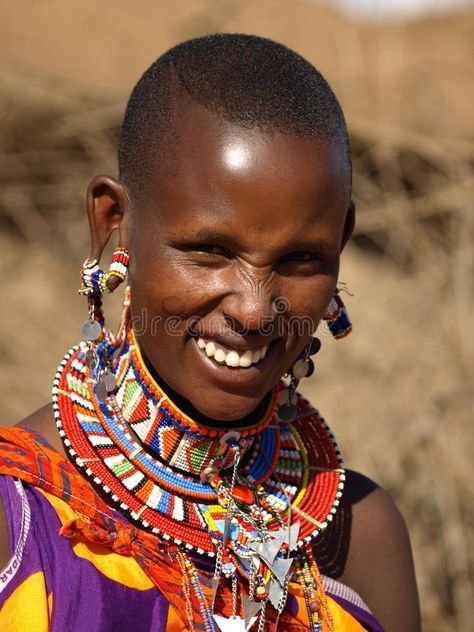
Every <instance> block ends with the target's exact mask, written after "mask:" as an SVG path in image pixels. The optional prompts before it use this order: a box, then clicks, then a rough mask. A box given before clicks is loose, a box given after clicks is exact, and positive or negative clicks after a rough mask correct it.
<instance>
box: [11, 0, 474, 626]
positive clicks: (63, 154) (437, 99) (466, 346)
mask: <svg viewBox="0 0 474 632" xmlns="http://www.w3.org/2000/svg"><path fill="white" fill-rule="evenodd" d="M1 5H3V6H1ZM155 5H157V6H155ZM0 7H1V8H2V15H3V16H4V17H5V20H4V21H3V22H2V23H3V26H2V27H0V28H1V29H2V32H0V36H1V37H0V40H1V44H0V51H1V53H2V59H3V62H2V64H1V65H0V130H1V133H2V144H1V148H0V179H1V186H0V229H1V230H0V252H1V266H0V273H1V278H2V295H1V296H2V307H1V312H2V320H1V335H0V360H1V363H0V384H1V396H2V404H3V410H2V419H3V422H4V423H13V422H16V421H18V420H19V419H20V418H21V417H22V416H24V415H26V414H28V413H29V412H31V411H32V410H34V409H35V408H37V407H38V406H40V405H42V404H43V403H44V402H45V401H47V399H48V397H49V390H50V384H51V378H52V375H53V373H54V370H55V367H56V364H57V363H58V361H59V359H60V358H61V356H62V354H63V353H64V351H65V350H66V348H67V347H68V346H70V345H71V344H72V343H74V342H75V341H76V340H77V339H78V337H79V327H80V324H81V322H82V320H83V318H84V305H83V304H82V301H81V300H80V298H79V297H78V296H77V295H76V293H75V289H76V286H77V282H78V269H79V266H80V263H81V262H82V260H83V258H84V257H85V256H86V255H87V254H88V235H87V228H86V223H85V217H84V212H83V209H84V190H85V186H86V184H87V182H88V180H89V179H90V178H91V177H92V176H93V175H95V174H96V173H98V172H108V173H111V174H114V173H115V161H114V152H115V146H116V137H117V132H118V129H119V126H120V120H121V116H122V112H123V106H124V100H125V98H126V96H127V93H128V92H129V90H130V88H131V86H132V84H133V82H134V80H135V79H136V78H137V77H138V75H139V73H140V72H141V71H143V69H144V68H145V67H146V65H147V64H148V63H149V62H150V61H151V60H152V59H153V58H154V57H156V56H157V55H158V54H159V53H160V52H162V51H163V50H164V49H166V48H167V47H169V46H170V45H172V44H173V43H175V42H176V41H179V40H180V39H183V38H185V37H189V36H193V35H198V34H201V33H205V32H211V31H214V30H226V31H247V32H254V33H258V34H262V35H266V36H269V37H274V38H276V39H279V40H281V41H283V42H285V43H287V44H289V45H291V46H293V47H294V48H295V49H297V50H298V51H300V52H301V53H302V54H304V55H306V56H307V57H308V58H309V59H311V60H312V61H313V62H314V63H316V65H318V67H320V68H321V70H323V72H324V73H325V74H326V76H327V77H328V78H329V80H330V81H331V83H332V84H333V85H334V87H335V89H336V92H337V93H338V95H339V96H340V98H341V101H342V103H343V106H344V109H345V111H346V113H347V116H348V121H349V126H350V130H351V134H352V140H353V148H354V168H355V175H354V188H355V199H356V201H357V203H358V208H359V220H358V227H357V230H356V236H355V238H354V240H353V243H352V244H351V246H349V247H348V249H347V251H346V253H345V254H344V257H343V266H342V272H341V279H342V280H343V281H345V282H346V283H347V284H348V287H349V288H350V291H351V293H352V294H353V297H350V296H347V299H346V303H347V305H348V307H349V309H350V312H351V314H352V319H353V321H354V330H355V331H354V334H353V335H352V336H351V337H349V338H348V339H346V340H344V341H342V342H338V343H336V342H334V341H332V340H331V339H329V338H328V337H324V339H323V351H322V352H321V354H320V355H319V356H318V365H317V371H316V374H315V376H314V377H313V378H312V379H311V380H308V382H309V383H308V385H307V386H306V387H305V391H306V393H307V394H308V395H309V396H310V397H311V399H312V401H313V402H314V403H315V404H316V405H317V406H318V407H319V408H320V409H321V411H322V412H323V414H324V415H325V417H326V418H327V419H328V420H329V422H330V423H331V425H332V427H333V429H334V430H335V432H336V435H337V436H338V439H339V442H340V444H341V448H342V451H343V454H344V455H345V457H346V461H347V463H348V465H349V466H351V467H353V468H356V469H360V470H361V471H363V472H364V473H366V474H368V475H369V476H372V477H373V478H375V480H377V481H378V482H380V483H381V484H382V485H384V486H385V487H386V488H387V489H389V490H390V491H391V492H392V493H393V494H394V496H395V497H396V499H397V501H398V502H399V504H400V506H401V507H402V510H403V512H404V514H405V516H406V519H407V521H408V524H409V528H410V532H411V536H412V540H413V545H414V551H415V560H416V566H417V572H418V581H419V586H420V592H421V598H422V609H423V617H424V629H425V630H426V631H428V632H445V631H446V632H448V630H449V631H450V632H451V631H452V630H460V631H462V632H468V631H469V630H471V629H473V626H472V620H473V618H472V604H473V602H474V594H473V587H472V576H473V561H474V555H473V550H474V547H473V544H474V542H473V539H472V530H473V523H474V515H473V500H474V492H473V485H472V479H473V473H474V472H473V466H472V461H473V457H474V449H473V447H474V446H473V440H472V421H473V408H474V406H473V404H474V398H473V378H474V334H473V327H472V312H473V307H474V304H473V303H474V246H473V244H474V208H473V192H474V191H473V188H474V187H473V179H474V173H473V164H474V129H473V126H472V118H471V117H472V114H471V109H472V103H473V101H474V99H473V97H474V94H473V93H474V86H473V83H472V76H471V75H470V62H472V43H473V41H474V39H473V37H472V36H473V34H474V22H473V16H472V14H469V13H463V14H458V15H453V16H445V17H443V18H429V19H425V20H424V21H422V22H415V23H411V24H395V25H378V26H377V25H373V24H372V25H371V24H355V23H352V22H350V21H349V20H347V19H345V18H343V17H341V16H339V15H337V14H336V13H334V12H333V11H331V10H329V9H327V8H325V9H321V8H320V7H317V6H316V5H315V4H314V3H311V2H308V1H304V0H298V1H294V2H289V1H288V2H285V0H262V1H261V2H258V3H257V2H249V1H241V2H237V1H234V0H228V1H217V0H215V1H214V2H211V1H209V0H187V1H183V2H181V3H179V5H178V6H175V5H172V4H171V3H169V2H161V3H151V2H146V1H145V0H141V1H138V2H136V3H134V4H133V8H131V5H129V4H128V3H125V2H122V1H120V0H116V1H115V2H111V1H109V0H101V1H100V2H94V1H93V0H83V1H82V2H81V3H79V2H75V1H72V0H71V1H70V2H67V3H60V2H58V0H52V1H51V0H49V1H48V2H42V3H33V2H31V1H30V2H26V1H24V0H22V1H19V2H18V3H15V5H14V6H13V5H11V4H10V3H6V2H3V1H2V2H0ZM112 303H114V305H111V306H110V307H109V313H111V314H114V315H116V314H117V298H116V297H113V300H112ZM400 632H403V631H400Z"/></svg>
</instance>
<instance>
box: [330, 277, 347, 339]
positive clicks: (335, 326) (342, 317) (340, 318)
mask: <svg viewBox="0 0 474 632" xmlns="http://www.w3.org/2000/svg"><path fill="white" fill-rule="evenodd" d="M323 320H324V321H325V322H326V323H327V324H328V327H329V331H330V332H331V334H332V335H333V336H334V338H336V340H339V339H340V338H345V336H348V335H349V334H350V333H351V331H352V323H351V321H350V318H349V314H348V313H347V309H346V306H345V305H344V303H343V301H342V298H341V296H340V291H339V290H338V289H336V291H335V293H334V296H333V297H332V299H331V300H330V301H329V305H328V306H327V308H326V312H325V313H324V316H323Z"/></svg>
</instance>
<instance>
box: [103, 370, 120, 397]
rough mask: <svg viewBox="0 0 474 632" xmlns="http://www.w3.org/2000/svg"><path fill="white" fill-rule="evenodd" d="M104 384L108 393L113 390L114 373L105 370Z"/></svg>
mask: <svg viewBox="0 0 474 632" xmlns="http://www.w3.org/2000/svg"><path fill="white" fill-rule="evenodd" d="M104 384H105V388H106V389H107V392H108V393H111V392H112V391H113V390H115V387H116V386H117V381H116V380H115V375H114V374H113V373H111V372H110V371H107V373H106V374H105V375H104Z"/></svg>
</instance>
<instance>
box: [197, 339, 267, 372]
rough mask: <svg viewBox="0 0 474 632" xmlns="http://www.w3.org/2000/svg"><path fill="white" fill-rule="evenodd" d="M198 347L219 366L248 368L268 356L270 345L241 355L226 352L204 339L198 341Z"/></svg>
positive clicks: (249, 350) (234, 352)
mask: <svg viewBox="0 0 474 632" xmlns="http://www.w3.org/2000/svg"><path fill="white" fill-rule="evenodd" d="M196 342H197V346H198V347H199V349H202V350H203V351H204V352H205V353H206V355H207V356H208V357H209V358H214V360H215V361H216V362H218V363H219V364H226V365H227V366H230V367H242V368H248V367H250V366H252V364H256V363H257V362H259V361H260V360H263V358H264V357H265V356H266V355H267V351H268V345H265V346H264V347H262V348H261V349H254V350H253V351H252V349H247V351H244V352H243V353H241V354H239V352H238V351H235V350H232V351H228V352H225V351H224V349H221V348H220V347H216V345H215V344H214V343H213V342H206V341H205V340H204V339H203V338H198V339H197V341H196Z"/></svg>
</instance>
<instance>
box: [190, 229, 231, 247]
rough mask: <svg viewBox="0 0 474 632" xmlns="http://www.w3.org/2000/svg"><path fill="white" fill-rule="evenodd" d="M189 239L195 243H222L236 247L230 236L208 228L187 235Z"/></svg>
mask: <svg viewBox="0 0 474 632" xmlns="http://www.w3.org/2000/svg"><path fill="white" fill-rule="evenodd" d="M189 239H190V240H191V241H196V242H206V241H213V242H219V243H224V244H227V245H229V246H238V244H237V242H236V240H235V239H234V238H233V237H231V236H230V235H227V234H226V233H220V232H219V231H217V230H214V229H213V228H209V227H204V228H201V229H200V230H198V231H196V232H195V233H191V234H190V235H189Z"/></svg>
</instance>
